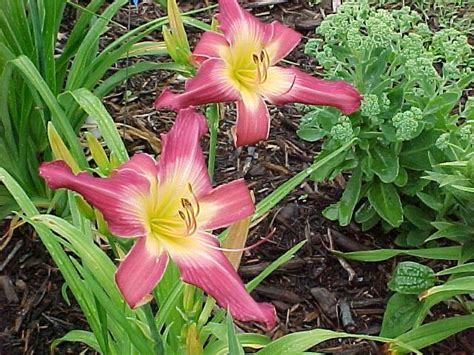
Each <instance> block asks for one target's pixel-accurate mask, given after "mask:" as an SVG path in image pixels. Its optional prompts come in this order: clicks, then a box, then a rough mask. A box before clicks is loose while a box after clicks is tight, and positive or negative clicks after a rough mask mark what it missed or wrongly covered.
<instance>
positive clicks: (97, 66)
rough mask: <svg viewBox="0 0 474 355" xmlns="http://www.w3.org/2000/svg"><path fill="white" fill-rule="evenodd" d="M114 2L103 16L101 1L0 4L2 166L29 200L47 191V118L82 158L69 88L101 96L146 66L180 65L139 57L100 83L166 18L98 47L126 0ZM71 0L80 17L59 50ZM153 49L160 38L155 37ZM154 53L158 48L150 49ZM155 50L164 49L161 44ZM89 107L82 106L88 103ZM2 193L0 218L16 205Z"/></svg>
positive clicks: (79, 115) (81, 116)
mask: <svg viewBox="0 0 474 355" xmlns="http://www.w3.org/2000/svg"><path fill="white" fill-rule="evenodd" d="M127 3H128V1H127V0H115V1H113V2H111V3H110V4H108V5H107V6H106V7H105V8H104V10H103V11H102V13H101V14H97V13H96V12H98V11H99V9H101V8H103V7H104V6H103V5H104V4H105V1H104V0H93V1H90V2H89V4H88V5H87V7H86V8H82V7H80V6H78V5H74V4H73V3H69V2H68V1H66V0H58V1H54V5H51V4H49V5H46V4H45V2H44V1H43V0H27V1H17V0H5V1H4V2H3V3H2V7H1V9H0V28H1V30H0V116H1V120H0V147H1V148H2V152H3V154H2V157H0V167H3V168H4V169H6V170H7V171H8V172H9V173H10V174H11V175H12V176H13V177H14V178H15V179H16V180H17V181H18V182H19V183H20V185H21V186H22V187H23V188H24V189H25V191H26V192H27V193H28V195H29V196H31V198H32V199H33V201H44V199H47V198H48V197H49V196H48V193H47V191H46V189H45V187H44V184H43V182H42V181H41V180H40V179H39V177H38V174H37V170H38V165H39V162H40V161H42V160H48V159H50V158H51V150H50V147H49V143H48V139H47V134H46V130H47V126H48V122H50V121H51V122H53V123H54V126H55V127H56V129H57V130H58V133H59V135H60V136H61V137H62V138H63V139H64V141H65V143H66V145H67V146H68V148H69V149H70V150H71V152H72V154H73V155H74V157H75V159H76V160H77V161H78V163H79V164H80V166H81V167H82V168H84V167H85V166H86V158H85V156H84V154H83V152H82V148H81V146H80V144H79V142H78V141H77V139H76V133H77V132H78V130H79V128H80V127H81V126H82V124H83V122H84V120H85V119H86V117H88V115H91V117H92V118H96V117H95V116H94V115H95V114H96V113H94V112H87V110H86V111H83V110H81V109H80V108H79V103H78V102H76V101H75V100H74V98H73V97H71V96H70V95H66V94H67V93H69V92H72V91H75V90H78V89H81V88H83V89H85V90H89V91H91V92H94V94H96V95H98V96H99V97H103V96H105V95H107V94H108V93H109V92H110V91H111V90H113V89H114V88H115V87H116V86H117V85H119V84H121V83H122V82H123V80H124V79H125V76H126V75H125V74H127V75H128V76H130V75H134V74H138V73H141V72H143V71H146V70H150V69H161V68H162V66H164V67H166V68H167V69H171V70H177V71H181V72H184V71H186V68H185V67H183V66H179V65H176V64H173V63H167V64H166V65H164V64H163V63H153V62H149V61H142V62H140V63H139V64H137V65H136V66H132V67H131V68H130V70H129V71H128V69H126V68H123V69H120V70H119V71H117V72H115V73H114V74H113V75H112V76H110V77H109V78H108V79H107V80H105V81H104V82H102V79H103V77H104V76H105V75H106V73H107V71H108V70H109V69H110V68H111V67H113V66H114V65H115V63H117V62H118V61H119V60H121V59H123V58H124V57H126V56H127V53H128V52H133V55H135V56H136V55H143V54H148V53H149V51H148V49H149V48H148V49H147V50H144V49H143V48H142V47H140V46H138V47H135V45H136V44H137V43H138V42H139V41H140V40H142V39H143V38H144V37H146V36H147V35H149V34H150V33H151V32H152V31H154V30H156V29H158V28H161V27H162V26H163V25H164V24H165V23H166V22H167V19H166V18H161V19H157V20H155V21H152V22H150V23H147V24H145V25H142V26H140V27H138V28H136V29H134V30H132V31H130V32H129V33H127V34H125V35H123V36H122V37H119V38H117V39H115V40H114V41H113V42H112V43H110V44H109V45H107V46H106V47H105V48H104V49H99V48H100V46H99V43H100V41H101V38H102V36H103V34H104V33H105V32H106V31H107V30H108V26H110V25H111V26H115V25H116V24H115V23H114V22H113V21H112V20H111V19H112V17H113V16H114V15H115V14H116V13H117V12H118V11H119V10H120V9H121V8H122V6H124V5H125V4H127ZM68 5H70V6H74V9H75V10H76V11H77V14H78V18H77V20H76V22H75V23H74V25H73V27H72V29H71V32H70V35H69V36H68V38H67V40H66V42H65V43H64V44H63V45H62V47H61V51H60V52H58V51H57V47H58V45H59V44H58V43H57V38H59V35H60V33H59V31H60V28H61V25H62V24H63V23H64V21H66V19H65V18H64V17H63V15H64V11H65V8H66V7H67V6H68ZM154 46H155V47H159V48H163V46H161V47H160V44H159V43H158V42H157V43H154ZM155 54H156V53H155ZM158 54H161V55H162V54H166V51H163V50H162V49H161V50H160V52H159V53H158ZM86 107H87V106H86ZM0 193H1V194H2V197H4V198H3V199H2V201H1V203H0V217H4V216H6V215H8V214H10V213H11V211H12V210H14V209H16V207H15V206H16V203H15V201H14V199H13V198H12V197H11V196H9V194H8V193H7V192H6V191H5V189H3V188H1V187H0Z"/></svg>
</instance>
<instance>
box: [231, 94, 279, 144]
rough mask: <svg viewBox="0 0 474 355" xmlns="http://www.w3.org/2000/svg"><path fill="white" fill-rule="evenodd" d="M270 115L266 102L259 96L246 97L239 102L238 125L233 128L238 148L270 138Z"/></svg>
mask: <svg viewBox="0 0 474 355" xmlns="http://www.w3.org/2000/svg"><path fill="white" fill-rule="evenodd" d="M269 131H270V114H269V113H268V108H267V105H266V104H265V101H263V99H262V98H261V97H259V96H258V95H257V94H251V95H244V96H243V98H242V100H239V101H237V124H236V126H235V127H234V128H233V135H234V142H235V145H236V146H237V147H241V146H243V145H249V144H255V143H258V142H260V141H262V140H265V139H267V138H268V133H269Z"/></svg>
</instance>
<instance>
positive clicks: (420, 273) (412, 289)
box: [388, 261, 435, 295]
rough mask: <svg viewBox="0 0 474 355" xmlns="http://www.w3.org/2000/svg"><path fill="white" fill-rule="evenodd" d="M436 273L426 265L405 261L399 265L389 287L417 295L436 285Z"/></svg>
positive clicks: (396, 290)
mask: <svg viewBox="0 0 474 355" xmlns="http://www.w3.org/2000/svg"><path fill="white" fill-rule="evenodd" d="M434 281H435V273H434V271H433V270H432V269H431V268H430V267H428V266H425V265H422V264H419V263H415V262H413V261H404V262H401V263H400V264H398V265H397V267H396V268H395V271H394V273H393V276H392V279H391V280H390V282H389V283H388V288H389V289H390V290H392V291H395V292H400V293H403V294H407V295H416V294H419V293H420V292H422V291H424V290H426V289H427V288H429V287H431V286H433V285H434Z"/></svg>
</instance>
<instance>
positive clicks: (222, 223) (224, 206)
mask: <svg viewBox="0 0 474 355" xmlns="http://www.w3.org/2000/svg"><path fill="white" fill-rule="evenodd" d="M199 205H200V208H201V212H200V214H199V216H198V226H199V228H200V229H202V230H213V229H217V228H222V227H226V226H228V225H230V224H232V223H234V222H237V221H239V220H241V219H244V218H246V217H248V216H250V215H251V214H252V213H253V212H254V211H255V205H254V203H253V201H252V197H251V196H250V192H249V189H248V188H247V185H246V184H245V181H244V180H243V179H239V180H235V181H232V182H229V183H227V184H224V185H220V186H218V187H216V188H215V189H213V190H212V191H211V192H210V193H208V194H207V195H205V196H203V197H201V198H199Z"/></svg>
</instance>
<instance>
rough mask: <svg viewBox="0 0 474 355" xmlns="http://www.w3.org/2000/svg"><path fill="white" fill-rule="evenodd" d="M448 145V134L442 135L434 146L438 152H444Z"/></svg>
mask: <svg viewBox="0 0 474 355" xmlns="http://www.w3.org/2000/svg"><path fill="white" fill-rule="evenodd" d="M448 144H449V133H443V134H442V135H440V136H439V137H438V139H437V140H436V143H435V146H436V148H438V149H439V150H445V149H446V148H448Z"/></svg>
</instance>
